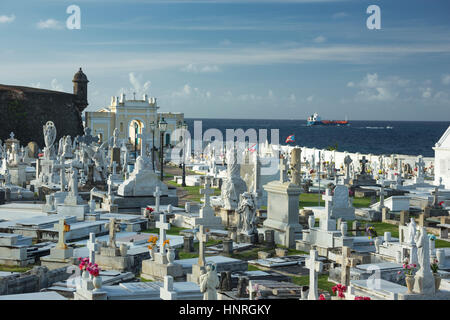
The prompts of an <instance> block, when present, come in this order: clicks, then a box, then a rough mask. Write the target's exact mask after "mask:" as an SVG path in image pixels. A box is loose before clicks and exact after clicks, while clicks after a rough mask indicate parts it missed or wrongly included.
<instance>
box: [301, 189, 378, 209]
mask: <svg viewBox="0 0 450 320" xmlns="http://www.w3.org/2000/svg"><path fill="white" fill-rule="evenodd" d="M318 200H319V194H317V193H302V194H301V195H300V202H299V205H300V209H303V208H304V207H317V205H318ZM370 201H371V198H370V197H365V198H353V206H354V207H355V208H367V207H369V206H370ZM377 201H379V198H377ZM320 205H321V206H325V201H323V200H322V195H320Z"/></svg>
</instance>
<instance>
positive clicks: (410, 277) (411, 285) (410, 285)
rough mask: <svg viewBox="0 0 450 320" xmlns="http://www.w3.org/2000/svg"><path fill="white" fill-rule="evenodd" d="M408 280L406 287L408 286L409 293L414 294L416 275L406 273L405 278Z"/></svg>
mask: <svg viewBox="0 0 450 320" xmlns="http://www.w3.org/2000/svg"><path fill="white" fill-rule="evenodd" d="M405 281H406V287H407V288H408V293H409V294H412V293H414V292H413V288H414V281H415V280H414V276H413V275H406V278H405Z"/></svg>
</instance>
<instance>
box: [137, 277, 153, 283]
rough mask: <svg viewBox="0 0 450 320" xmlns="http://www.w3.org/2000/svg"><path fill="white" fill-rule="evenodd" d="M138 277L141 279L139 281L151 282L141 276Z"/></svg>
mask: <svg viewBox="0 0 450 320" xmlns="http://www.w3.org/2000/svg"><path fill="white" fill-rule="evenodd" d="M139 278H140V279H141V282H153V280H147V279H144V278H142V277H139Z"/></svg>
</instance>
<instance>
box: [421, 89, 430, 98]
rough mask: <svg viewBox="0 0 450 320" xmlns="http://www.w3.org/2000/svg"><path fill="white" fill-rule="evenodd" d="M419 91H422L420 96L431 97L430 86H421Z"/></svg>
mask: <svg viewBox="0 0 450 320" xmlns="http://www.w3.org/2000/svg"><path fill="white" fill-rule="evenodd" d="M421 91H422V98H425V99H428V98H430V97H431V92H432V89H431V88H422V89H421Z"/></svg>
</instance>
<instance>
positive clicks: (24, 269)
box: [0, 265, 33, 272]
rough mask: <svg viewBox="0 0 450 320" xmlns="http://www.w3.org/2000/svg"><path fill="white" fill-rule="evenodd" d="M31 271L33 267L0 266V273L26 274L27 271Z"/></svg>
mask: <svg viewBox="0 0 450 320" xmlns="http://www.w3.org/2000/svg"><path fill="white" fill-rule="evenodd" d="M31 269H33V267H32V266H31V267H17V266H7V265H0V271H5V272H27V271H29V270H31Z"/></svg>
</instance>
